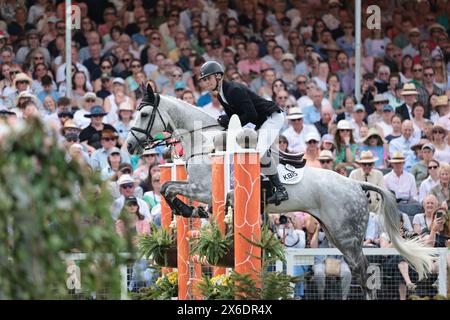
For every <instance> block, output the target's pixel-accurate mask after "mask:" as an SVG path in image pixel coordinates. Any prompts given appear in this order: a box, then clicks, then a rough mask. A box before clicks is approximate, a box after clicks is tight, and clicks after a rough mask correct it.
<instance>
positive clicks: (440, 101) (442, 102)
mask: <svg viewBox="0 0 450 320" xmlns="http://www.w3.org/2000/svg"><path fill="white" fill-rule="evenodd" d="M447 105H448V97H447V96H446V95H443V96H438V97H437V98H436V104H435V106H436V107H438V106H447Z"/></svg>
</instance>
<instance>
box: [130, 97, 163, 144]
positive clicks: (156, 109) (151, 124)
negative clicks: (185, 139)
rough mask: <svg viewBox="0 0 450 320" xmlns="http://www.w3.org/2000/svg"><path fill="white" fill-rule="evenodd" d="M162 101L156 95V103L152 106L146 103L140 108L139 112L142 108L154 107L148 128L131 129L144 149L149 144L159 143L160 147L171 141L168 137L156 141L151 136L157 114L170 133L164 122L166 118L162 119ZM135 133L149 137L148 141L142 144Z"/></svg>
mask: <svg viewBox="0 0 450 320" xmlns="http://www.w3.org/2000/svg"><path fill="white" fill-rule="evenodd" d="M160 99H161V98H160V96H159V94H158V93H155V102H154V103H153V104H151V103H144V104H143V105H142V106H141V107H139V108H138V111H141V110H142V108H143V107H145V106H151V107H153V109H152V113H151V114H150V120H149V121H148V124H147V128H145V129H141V128H139V127H131V129H130V133H131V135H132V136H133V137H134V138H135V139H136V141H137V142H138V143H139V145H140V146H141V147H143V148H145V147H146V146H148V145H149V144H152V143H153V142H155V141H159V143H158V145H160V144H162V143H164V142H165V141H166V140H169V139H170V138H171V137H167V138H164V139H159V138H158V139H155V138H154V137H153V136H152V134H151V132H152V128H153V124H154V123H155V118H156V115H157V114H158V116H159V118H160V119H161V122H162V124H163V126H164V132H168V131H167V130H168V125H167V124H166V122H165V121H164V118H163V117H162V115H161V112H160V111H159V108H158V106H159V101H160ZM135 131H136V132H139V133H143V134H145V136H146V137H147V140H146V141H145V142H144V143H142V142H140V140H139V138H138V137H137V136H136V134H135V133H134V132H135ZM156 146H157V145H155V146H154V147H156Z"/></svg>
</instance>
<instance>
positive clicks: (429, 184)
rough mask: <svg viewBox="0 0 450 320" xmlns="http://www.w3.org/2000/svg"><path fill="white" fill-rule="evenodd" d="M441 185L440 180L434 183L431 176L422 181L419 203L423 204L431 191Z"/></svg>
mask: <svg viewBox="0 0 450 320" xmlns="http://www.w3.org/2000/svg"><path fill="white" fill-rule="evenodd" d="M438 184H439V179H438V180H436V181H434V180H433V179H432V178H431V176H428V178H426V179H425V180H423V181H422V183H421V184H420V187H419V197H418V199H417V200H418V201H419V202H420V203H422V201H423V200H424V199H425V197H426V196H427V195H429V194H430V191H431V189H432V188H434V187H435V186H437V185H438Z"/></svg>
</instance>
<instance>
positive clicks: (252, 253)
mask: <svg viewBox="0 0 450 320" xmlns="http://www.w3.org/2000/svg"><path fill="white" fill-rule="evenodd" d="M233 162H234V259H235V262H234V264H235V270H236V272H237V273H239V274H245V273H249V274H251V275H252V278H254V279H255V280H257V273H259V272H260V271H261V260H260V259H258V258H257V257H261V249H260V248H258V247H256V246H254V245H252V244H250V243H249V242H248V241H246V240H245V239H244V238H243V237H242V235H243V236H245V237H246V238H248V239H251V240H252V241H258V240H259V239H260V238H261V221H260V220H261V214H260V211H261V210H260V194H261V189H260V184H261V181H260V166H259V154H258V152H257V151H256V150H254V149H238V150H237V151H235V152H234V156H233Z"/></svg>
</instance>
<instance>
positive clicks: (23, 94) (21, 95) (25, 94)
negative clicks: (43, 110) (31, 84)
mask: <svg viewBox="0 0 450 320" xmlns="http://www.w3.org/2000/svg"><path fill="white" fill-rule="evenodd" d="M22 98H28V99H31V100H32V101H33V102H34V103H37V98H36V96H35V95H34V94H32V93H31V92H29V91H22V92H21V93H19V94H18V95H17V97H15V98H14V104H15V105H16V106H17V105H18V104H19V100H20V99H22Z"/></svg>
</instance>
